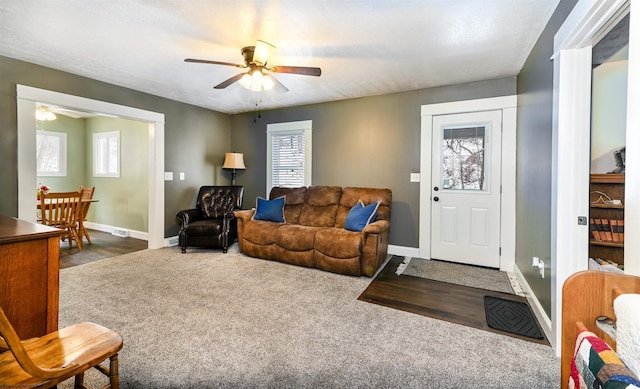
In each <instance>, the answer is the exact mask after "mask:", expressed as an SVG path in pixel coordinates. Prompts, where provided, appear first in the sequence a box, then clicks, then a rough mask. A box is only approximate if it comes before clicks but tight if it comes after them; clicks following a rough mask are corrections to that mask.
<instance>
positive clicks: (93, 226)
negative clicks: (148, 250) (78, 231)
mask: <svg viewBox="0 0 640 389" xmlns="http://www.w3.org/2000/svg"><path fill="white" fill-rule="evenodd" d="M84 226H85V227H87V228H88V229H90V230H96V231H102V232H107V233H109V234H111V233H113V230H127V231H129V236H130V237H131V238H135V239H140V240H148V239H149V234H148V233H146V232H144V231H136V230H131V229H129V228H125V227H114V226H109V225H107V224H100V223H92V222H84Z"/></svg>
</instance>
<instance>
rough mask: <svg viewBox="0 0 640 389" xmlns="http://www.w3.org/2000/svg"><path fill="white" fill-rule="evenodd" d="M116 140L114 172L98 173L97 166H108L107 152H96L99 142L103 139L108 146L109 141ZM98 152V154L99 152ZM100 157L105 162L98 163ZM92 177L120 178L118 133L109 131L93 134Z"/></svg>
mask: <svg viewBox="0 0 640 389" xmlns="http://www.w3.org/2000/svg"><path fill="white" fill-rule="evenodd" d="M114 137H115V138H116V144H117V148H118V150H117V152H116V154H117V157H116V161H115V171H107V172H100V171H98V167H99V166H104V165H105V164H106V166H109V165H110V162H111V161H110V160H109V159H108V158H109V154H110V153H109V151H108V150H102V151H100V150H98V148H99V147H100V146H99V142H100V141H101V140H103V139H106V140H107V144H109V142H108V141H109V139H111V138H114ZM99 151H100V152H99ZM101 155H104V156H105V158H107V160H106V161H100V160H99V158H100V156H101ZM93 176H94V177H120V131H109V132H97V133H95V134H93Z"/></svg>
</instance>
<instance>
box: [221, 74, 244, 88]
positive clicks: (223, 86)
mask: <svg viewBox="0 0 640 389" xmlns="http://www.w3.org/2000/svg"><path fill="white" fill-rule="evenodd" d="M244 75H245V73H240V74H236V75H235V76H233V77H231V78H230V79H228V80H226V81H222V82H221V83H219V84H218V85H216V86H214V87H213V88H214V89H224V88H226V87H228V86H229V85H231V84H233V83H234V82H236V81H238V80H239V79H241V78H242V76H244Z"/></svg>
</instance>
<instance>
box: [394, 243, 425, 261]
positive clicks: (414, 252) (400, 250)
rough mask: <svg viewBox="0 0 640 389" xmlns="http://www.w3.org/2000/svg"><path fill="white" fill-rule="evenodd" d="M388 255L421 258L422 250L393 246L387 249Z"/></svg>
mask: <svg viewBox="0 0 640 389" xmlns="http://www.w3.org/2000/svg"><path fill="white" fill-rule="evenodd" d="M387 253H389V254H391V255H398V256H400V257H418V258H419V257H420V250H419V249H418V248H416V247H406V246H394V245H392V244H390V245H389V246H388V247H387Z"/></svg>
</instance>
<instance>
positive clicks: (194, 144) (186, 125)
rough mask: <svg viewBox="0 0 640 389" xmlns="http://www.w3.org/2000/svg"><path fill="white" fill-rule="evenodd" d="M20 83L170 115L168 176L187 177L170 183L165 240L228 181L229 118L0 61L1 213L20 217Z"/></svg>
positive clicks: (167, 186)
mask: <svg viewBox="0 0 640 389" xmlns="http://www.w3.org/2000/svg"><path fill="white" fill-rule="evenodd" d="M16 84H23V85H28V86H32V87H36V88H42V89H47V90H52V91H56V92H61V93H67V94H71V95H75V96H81V97H86V98H90V99H95V100H101V101H106V102H110V103H115V104H120V105H125V106H131V107H135V108H140V109H144V110H149V111H154V112H160V113H163V114H164V115H165V171H173V172H174V174H176V172H179V171H182V172H185V173H186V179H185V180H184V181H179V180H174V181H167V182H165V218H164V230H165V234H164V235H165V237H167V236H173V235H176V234H177V231H178V225H177V224H176V222H175V214H176V212H177V211H178V210H180V209H184V208H190V207H192V206H193V204H194V200H195V195H196V193H195V192H196V190H197V189H198V188H199V187H200V185H203V184H211V183H213V182H214V180H217V181H216V183H217V184H226V183H228V182H229V180H228V179H227V178H226V177H223V176H219V175H218V171H219V166H220V165H221V164H222V161H223V159H224V153H225V152H227V151H229V149H230V145H231V141H230V136H229V132H230V118H229V115H226V114H222V113H219V112H214V111H211V110H208V109H204V108H201V107H196V106H193V105H188V104H183V103H178V102H176V101H172V100H168V99H164V98H161V97H157V96H152V95H149V94H146V93H142V92H138V91H134V90H132V89H127V88H123V87H119V86H115V85H111V84H107V83H104V82H100V81H96V80H92V79H89V78H85V77H80V76H76V75H73V74H69V73H65V72H61V71H58V70H54V69H50V68H45V67H42V66H38V65H34V64H30V63H27V62H22V61H18V60H15V59H11V58H7V57H2V56H0V155H2V162H3V163H2V164H1V168H0V169H1V170H0V214H3V215H8V216H17V213H18V185H17V183H18V176H17V174H18V170H17V149H18V148H17V118H16V114H17V108H16ZM34 189H35V188H34Z"/></svg>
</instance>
